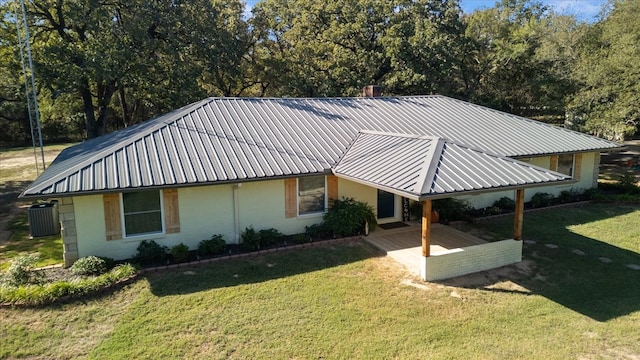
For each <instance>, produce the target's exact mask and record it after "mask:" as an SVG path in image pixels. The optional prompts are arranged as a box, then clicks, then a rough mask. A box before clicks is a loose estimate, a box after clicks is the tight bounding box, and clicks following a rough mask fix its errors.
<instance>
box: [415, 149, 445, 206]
mask: <svg viewBox="0 0 640 360" xmlns="http://www.w3.org/2000/svg"><path fill="white" fill-rule="evenodd" d="M435 139H436V143H435V145H434V146H433V148H430V149H429V150H427V153H426V154H425V161H424V162H423V164H422V169H421V171H420V175H419V176H418V179H417V181H416V189H415V190H417V191H418V193H420V194H424V193H425V192H426V191H425V187H427V184H429V186H428V189H427V190H429V189H431V186H432V185H433V180H434V178H435V175H436V170H437V169H438V166H437V164H438V163H439V162H440V159H441V158H442V151H443V150H444V145H445V143H446V140H445V139H443V138H440V137H436V138H435Z"/></svg>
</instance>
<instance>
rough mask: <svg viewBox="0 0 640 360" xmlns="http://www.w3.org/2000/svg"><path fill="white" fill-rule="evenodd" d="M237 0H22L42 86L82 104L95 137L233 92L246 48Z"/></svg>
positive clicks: (239, 83)
mask: <svg viewBox="0 0 640 360" xmlns="http://www.w3.org/2000/svg"><path fill="white" fill-rule="evenodd" d="M242 9H243V8H242V4H241V2H240V1H239V0H193V1H174V0H158V1H144V0H133V1H125V0H115V1H105V0H98V1H90V2H85V1H80V0H42V1H41V0H39V1H29V2H28V12H29V14H30V21H31V25H32V28H33V32H34V54H35V58H36V62H37V64H36V65H37V67H38V69H39V75H40V78H41V83H43V84H46V86H47V87H48V88H49V89H50V92H51V93H52V94H56V96H58V95H59V94H68V93H74V94H75V95H76V96H77V97H78V98H79V99H80V101H81V104H82V107H81V108H82V112H83V114H84V118H85V129H86V136H87V137H88V138H93V137H96V136H100V135H102V134H104V133H105V132H107V131H108V130H110V129H116V128H118V127H121V126H128V125H130V124H134V123H136V122H139V121H142V120H143V119H146V118H150V117H153V116H154V115H157V114H161V113H164V112H166V111H169V110H172V109H175V108H177V107H180V106H182V105H185V104H187V103H190V102H193V101H196V100H198V99H201V98H202V97H205V96H206V95H207V93H208V92H209V93H211V94H214V95H225V96H230V95H239V94H241V93H242V91H243V90H245V89H246V88H248V87H250V86H251V84H249V85H247V84H246V81H245V79H244V77H243V74H244V73H243V66H244V62H245V59H246V57H245V55H246V52H247V51H248V50H247V49H248V48H249V46H250V45H248V44H250V39H249V36H248V27H247V26H246V23H245V22H244V21H243V19H242Z"/></svg>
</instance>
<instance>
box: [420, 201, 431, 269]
mask: <svg viewBox="0 0 640 360" xmlns="http://www.w3.org/2000/svg"><path fill="white" fill-rule="evenodd" d="M430 248H431V199H427V200H424V201H422V256H424V257H428V256H429V255H430Z"/></svg>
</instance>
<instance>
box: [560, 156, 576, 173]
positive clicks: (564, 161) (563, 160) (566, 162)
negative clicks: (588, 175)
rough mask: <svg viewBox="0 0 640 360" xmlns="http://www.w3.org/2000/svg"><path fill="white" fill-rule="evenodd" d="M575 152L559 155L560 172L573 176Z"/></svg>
mask: <svg viewBox="0 0 640 360" xmlns="http://www.w3.org/2000/svg"><path fill="white" fill-rule="evenodd" d="M573 159H574V156H573V154H563V155H558V172H559V173H561V174H565V175H569V176H573Z"/></svg>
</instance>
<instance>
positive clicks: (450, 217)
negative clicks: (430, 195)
mask: <svg viewBox="0 0 640 360" xmlns="http://www.w3.org/2000/svg"><path fill="white" fill-rule="evenodd" d="M432 207H433V210H436V211H438V212H439V213H440V222H441V223H443V224H447V223H449V221H456V220H464V219H466V218H467V214H466V213H467V212H468V211H470V210H471V206H470V205H469V203H468V202H466V201H463V200H458V199H453V198H448V199H439V200H434V201H433V205H432Z"/></svg>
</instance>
